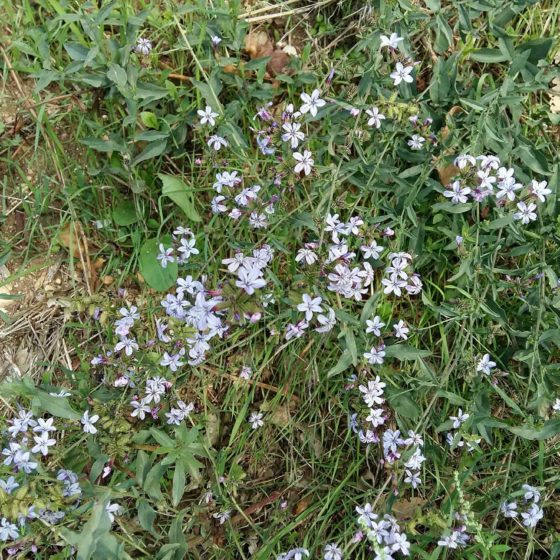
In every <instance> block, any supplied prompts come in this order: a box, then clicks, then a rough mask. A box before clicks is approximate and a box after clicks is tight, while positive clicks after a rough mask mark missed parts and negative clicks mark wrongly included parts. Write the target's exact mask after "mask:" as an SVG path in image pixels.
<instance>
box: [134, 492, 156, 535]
mask: <svg viewBox="0 0 560 560" xmlns="http://www.w3.org/2000/svg"><path fill="white" fill-rule="evenodd" d="M136 510H137V511H138V521H140V525H141V526H142V528H143V529H145V530H146V531H149V532H150V533H155V530H154V521H155V519H156V516H157V513H156V511H155V510H154V509H153V508H152V507H151V506H150V504H149V503H148V501H147V500H146V499H144V498H139V499H138V501H137V502H136Z"/></svg>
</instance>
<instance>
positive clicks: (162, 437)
mask: <svg viewBox="0 0 560 560" xmlns="http://www.w3.org/2000/svg"><path fill="white" fill-rule="evenodd" d="M150 434H152V437H153V438H154V439H155V440H156V441H157V442H158V443H159V444H160V445H161V446H163V447H169V448H170V449H173V447H175V440H174V439H171V438H170V437H169V436H168V435H167V434H166V433H165V432H162V431H161V430H158V429H157V428H150Z"/></svg>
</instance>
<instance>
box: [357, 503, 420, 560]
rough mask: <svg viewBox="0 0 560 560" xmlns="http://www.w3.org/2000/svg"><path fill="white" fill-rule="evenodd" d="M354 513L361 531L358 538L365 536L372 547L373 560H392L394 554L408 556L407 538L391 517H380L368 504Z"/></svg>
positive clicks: (408, 545) (358, 507) (386, 515)
mask: <svg viewBox="0 0 560 560" xmlns="http://www.w3.org/2000/svg"><path fill="white" fill-rule="evenodd" d="M356 513H358V519H357V522H358V525H359V527H360V530H361V533H360V534H359V535H358V538H360V539H361V538H363V536H365V537H366V538H367V540H368V541H369V542H370V543H371V544H372V545H373V550H374V552H375V556H374V557H373V558H374V560H393V559H394V558H395V555H396V554H401V555H403V556H409V555H410V542H409V541H408V537H407V536H406V533H404V532H403V531H402V529H401V527H400V526H399V524H398V522H397V520H396V519H395V518H394V517H393V516H392V515H388V514H385V515H384V516H383V517H380V516H379V515H378V514H377V513H375V512H374V509H373V506H372V505H371V504H369V503H366V504H364V506H357V507H356Z"/></svg>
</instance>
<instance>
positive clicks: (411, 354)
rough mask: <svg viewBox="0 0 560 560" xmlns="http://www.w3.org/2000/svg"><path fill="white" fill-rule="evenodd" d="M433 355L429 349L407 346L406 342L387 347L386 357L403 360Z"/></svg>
mask: <svg viewBox="0 0 560 560" xmlns="http://www.w3.org/2000/svg"><path fill="white" fill-rule="evenodd" d="M431 355H432V353H431V352H430V351H429V350H419V349H418V348H413V347H412V346H406V345H404V344H394V345H392V346H386V347H385V356H386V357H388V358H397V359H398V360H400V361H401V362H407V361H411V360H416V358H425V357H426V356H431Z"/></svg>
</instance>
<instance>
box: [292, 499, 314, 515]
mask: <svg viewBox="0 0 560 560" xmlns="http://www.w3.org/2000/svg"><path fill="white" fill-rule="evenodd" d="M311 502H312V499H311V496H306V497H305V498H302V499H301V500H300V501H299V502H298V503H297V504H296V505H295V506H294V509H293V511H294V515H299V514H300V513H303V512H304V511H305V510H306V509H307V508H308V507H309V506H310V505H311Z"/></svg>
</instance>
